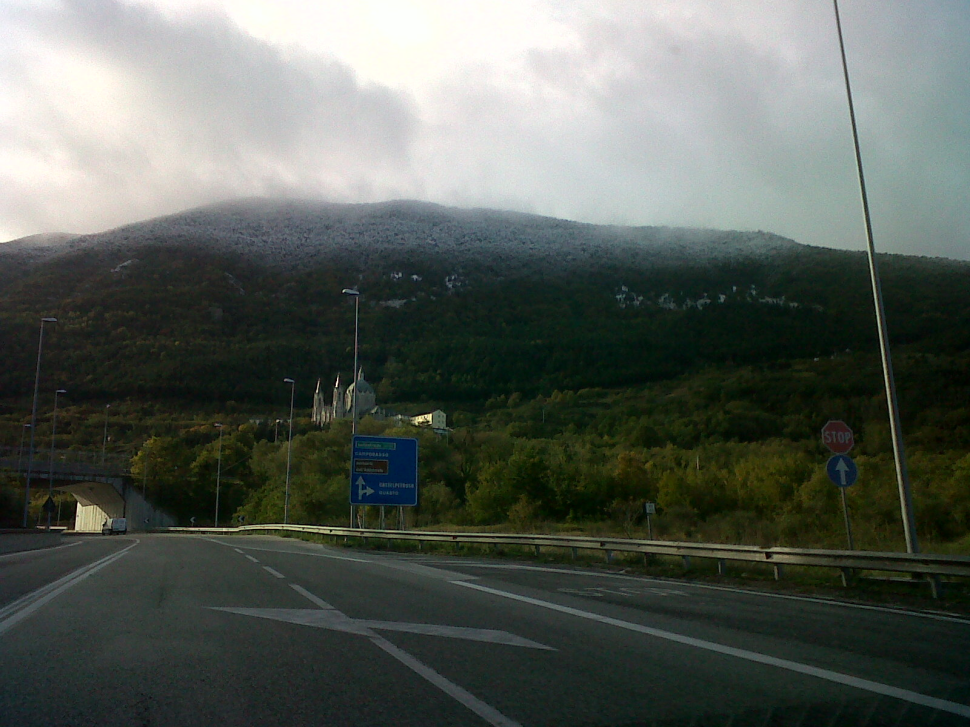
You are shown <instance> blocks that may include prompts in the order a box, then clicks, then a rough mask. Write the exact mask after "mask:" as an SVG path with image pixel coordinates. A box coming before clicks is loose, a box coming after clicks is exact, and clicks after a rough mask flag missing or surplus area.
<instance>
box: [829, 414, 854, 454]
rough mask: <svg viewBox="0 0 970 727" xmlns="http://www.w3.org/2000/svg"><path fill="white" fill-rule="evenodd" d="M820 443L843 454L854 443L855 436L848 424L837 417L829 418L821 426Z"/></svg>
mask: <svg viewBox="0 0 970 727" xmlns="http://www.w3.org/2000/svg"><path fill="white" fill-rule="evenodd" d="M822 444H824V445H825V446H826V447H828V448H829V449H830V450H832V451H833V452H835V453H836V454H845V453H846V452H848V451H849V450H850V449H852V445H854V444H855V437H853V436H852V430H851V429H850V428H849V425H848V424H846V423H845V422H843V421H839V420H838V419H831V420H829V422H828V423H827V424H826V425H825V426H824V427H822Z"/></svg>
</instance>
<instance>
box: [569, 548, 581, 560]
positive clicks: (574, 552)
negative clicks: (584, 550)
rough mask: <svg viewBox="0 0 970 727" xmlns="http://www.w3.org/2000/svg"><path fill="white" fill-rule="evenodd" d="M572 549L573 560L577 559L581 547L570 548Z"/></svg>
mask: <svg viewBox="0 0 970 727" xmlns="http://www.w3.org/2000/svg"><path fill="white" fill-rule="evenodd" d="M570 550H571V551H572V552H573V560H576V558H577V557H579V549H578V548H570Z"/></svg>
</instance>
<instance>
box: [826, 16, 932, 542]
mask: <svg viewBox="0 0 970 727" xmlns="http://www.w3.org/2000/svg"><path fill="white" fill-rule="evenodd" d="M832 2H833V3H834V5H835V27H836V29H837V30H838V34H839V51H840V53H841V55H842V73H843V75H844V76H845V94H846V97H847V98H848V101H849V121H850V122H851V125H852V141H853V144H854V145H855V161H856V170H857V171H858V174H859V192H860V194H861V196H862V216H863V219H864V220H865V226H866V245H867V247H866V250H867V253H868V257H869V278H870V280H871V282H872V297H873V299H874V301H875V308H876V325H877V327H878V328H879V350H880V352H881V354H882V372H883V379H884V381H885V385H886V402H887V404H888V405H889V429H890V432H891V434H892V440H893V458H894V459H895V462H896V484H897V486H898V488H899V508H900V511H901V513H902V518H903V534H904V535H905V536H906V551H907V552H909V553H918V552H919V542H918V541H917V538H916V520H915V518H914V516H913V502H912V497H911V495H910V488H909V471H908V469H907V467H906V452H905V449H904V448H903V433H902V427H901V425H900V419H899V403H898V401H897V399H896V379H895V377H894V376H893V363H892V356H891V354H890V352H889V331H888V329H887V328H886V311H885V308H884V307H883V302H882V285H881V284H880V282H879V269H878V267H877V264H876V250H875V246H874V244H873V241H872V220H871V218H870V216H869V198H868V195H867V194H866V178H865V174H864V173H863V170H862V151H861V150H860V147H859V132H858V128H857V126H856V119H855V107H854V106H853V104H852V88H851V86H850V84H849V66H848V64H847V62H846V60H845V42H844V41H843V40H842V20H841V18H840V16H839V0H832Z"/></svg>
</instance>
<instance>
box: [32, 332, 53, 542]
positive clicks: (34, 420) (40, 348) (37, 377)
mask: <svg viewBox="0 0 970 727" xmlns="http://www.w3.org/2000/svg"><path fill="white" fill-rule="evenodd" d="M45 323H57V319H56V318H41V319H40V339H39V340H38V342H37V371H36V372H35V373H34V407H33V409H32V410H31V413H30V449H29V450H28V454H27V486H26V488H25V491H24V527H27V510H28V509H29V507H30V476H31V474H33V469H34V430H35V429H37V394H38V390H39V389H40V354H41V351H43V350H44V324H45Z"/></svg>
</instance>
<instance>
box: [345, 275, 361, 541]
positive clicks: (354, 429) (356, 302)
mask: <svg viewBox="0 0 970 727" xmlns="http://www.w3.org/2000/svg"><path fill="white" fill-rule="evenodd" d="M340 292H341V293H343V294H344V295H352V296H353V297H354V375H353V376H352V377H351V379H352V381H351V385H352V386H353V387H354V394H353V396H352V397H351V398H352V400H353V403H352V404H351V407H352V409H353V414H352V416H353V424H352V425H351V432H352V434H353V436H357V353H358V341H359V332H360V291H359V290H357V289H356V288H344V289H343V290H342V291H340ZM352 449H353V444H351V450H352ZM351 457H353V451H351ZM350 527H354V506H353V505H351V506H350Z"/></svg>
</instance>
